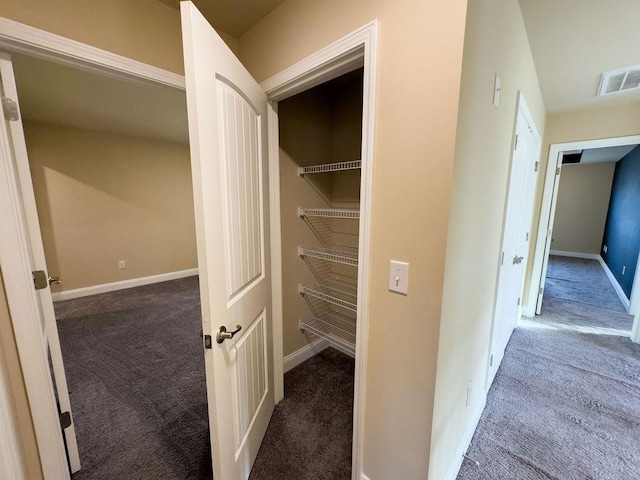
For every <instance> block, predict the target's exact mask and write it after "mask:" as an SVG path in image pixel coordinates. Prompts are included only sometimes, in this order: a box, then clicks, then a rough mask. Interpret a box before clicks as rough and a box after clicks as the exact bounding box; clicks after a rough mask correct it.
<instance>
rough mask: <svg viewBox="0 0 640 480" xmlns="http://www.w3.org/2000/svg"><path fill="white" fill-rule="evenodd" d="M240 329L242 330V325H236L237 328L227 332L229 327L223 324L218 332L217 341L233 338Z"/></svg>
mask: <svg viewBox="0 0 640 480" xmlns="http://www.w3.org/2000/svg"><path fill="white" fill-rule="evenodd" d="M240 330H242V327H241V326H240V325H236V329H235V330H234V331H233V332H227V327H225V326H224V325H222V326H221V327H220V328H218V331H217V332H216V342H218V343H222V342H224V341H225V340H228V339H231V338H233V336H234V335H235V334H236V333H238V332H239V331H240Z"/></svg>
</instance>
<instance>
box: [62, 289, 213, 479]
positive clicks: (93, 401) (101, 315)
mask: <svg viewBox="0 0 640 480" xmlns="http://www.w3.org/2000/svg"><path fill="white" fill-rule="evenodd" d="M55 310H56V317H57V320H58V330H59V333H60V343H61V345H62V353H63V358H64V362H65V370H66V373H67V379H68V383H69V390H70V391H69V393H70V397H71V406H72V409H73V413H74V417H75V426H76V434H77V437H78V445H79V450H80V459H81V462H82V470H81V471H79V472H77V473H76V474H74V475H73V479H74V480H87V479H100V480H104V479H167V480H168V479H172V480H173V479H175V480H177V479H187V478H212V474H211V454H210V447H209V433H208V415H207V401H206V390H205V374H204V355H203V352H202V340H201V338H200V328H201V320H200V319H201V315H200V297H199V289H198V279H197V277H189V278H184V279H180V280H173V281H170V282H163V283H159V284H154V285H148V286H144V287H136V288H131V289H127V290H120V291H117V292H110V293H105V294H101V295H95V296H91V297H84V298H78V299H74V300H67V301H62V302H57V303H56V304H55Z"/></svg>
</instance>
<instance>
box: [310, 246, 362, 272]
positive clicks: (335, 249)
mask: <svg viewBox="0 0 640 480" xmlns="http://www.w3.org/2000/svg"><path fill="white" fill-rule="evenodd" d="M298 255H299V256H301V257H309V258H319V259H321V260H328V261H330V262H335V263H341V264H343V265H351V266H354V267H357V266H358V249H357V248H353V247H345V246H341V245H323V246H319V247H311V248H304V247H298Z"/></svg>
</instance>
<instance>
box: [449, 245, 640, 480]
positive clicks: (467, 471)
mask: <svg viewBox="0 0 640 480" xmlns="http://www.w3.org/2000/svg"><path fill="white" fill-rule="evenodd" d="M549 280H551V281H549ZM607 282H608V280H607V278H606V275H605V273H604V271H603V270H602V268H601V267H600V265H599V264H598V262H596V261H590V260H580V259H567V258H564V257H552V258H551V260H550V267H549V278H548V279H547V283H546V288H545V300H544V304H543V311H542V315H540V316H537V317H536V318H534V319H523V321H522V322H521V323H520V324H519V327H518V328H517V329H516V331H515V332H514V334H513V336H512V338H511V341H510V342H509V345H508V346H507V351H506V353H505V356H504V360H503V361H502V365H501V366H500V369H499V370H498V374H497V375H496V379H495V381H494V383H493V385H492V387H491V389H490V390H489V394H488V397H487V406H486V408H485V411H484V413H483V414H482V417H481V419H480V423H479V425H478V429H477V430H476V433H475V435H474V437H473V440H472V442H471V445H470V447H469V449H468V451H467V456H468V457H469V458H471V459H473V460H475V461H478V462H480V466H476V464H475V463H473V462H471V461H469V460H465V461H464V462H463V464H462V468H461V469H460V473H459V475H458V479H465V480H466V479H469V480H488V479H490V480H501V479H505V480H507V479H509V480H511V479H517V480H529V479H530V480H537V479H555V480H584V479H593V480H596V479H597V480H625V479H629V480H633V479H638V478H640V345H637V344H634V343H632V342H631V341H630V340H629V338H628V335H629V332H630V330H631V326H632V323H633V317H631V316H630V315H627V314H626V313H624V308H622V307H621V305H619V300H618V299H617V296H616V294H615V292H614V290H613V288H612V287H611V286H610V284H607ZM616 301H617V302H618V303H616Z"/></svg>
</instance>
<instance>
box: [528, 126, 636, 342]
mask: <svg viewBox="0 0 640 480" xmlns="http://www.w3.org/2000/svg"><path fill="white" fill-rule="evenodd" d="M636 144H640V135H628V136H623V137H610V138H601V139H597V140H580V141H574V142H565V143H553V144H551V145H549V155H548V157H547V168H546V173H545V182H544V190H543V194H542V205H541V207H540V220H539V222H538V231H537V234H536V245H535V252H534V256H533V270H532V272H531V283H530V286H529V301H528V303H527V305H526V306H525V307H524V309H523V315H525V316H527V317H533V316H535V312H536V307H537V304H538V298H539V295H538V289H539V288H540V285H541V283H542V280H543V278H542V273H543V272H542V269H543V265H544V261H545V258H544V254H545V241H546V237H547V229H549V230H553V225H551V226H550V225H549V221H550V219H551V218H552V214H553V213H554V211H553V209H554V208H555V206H556V197H557V195H558V192H557V189H554V188H553V185H554V177H555V169H556V162H557V159H558V155H560V153H561V152H563V151H565V150H578V149H585V148H601V147H616V146H622V145H636ZM638 263H639V264H640V257H639V259H638ZM638 278H639V273H638V270H637V269H636V276H635V278H634V282H633V287H632V289H631V295H630V299H631V301H633V304H632V306H633V305H636V308H637V305H638V303H640V282H639V281H638ZM632 313H633V310H632ZM635 313H638V312H635ZM633 331H634V332H638V337H640V314H639V315H636V317H635V321H634V324H633ZM638 340H639V341H640V338H638Z"/></svg>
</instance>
